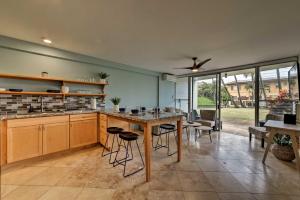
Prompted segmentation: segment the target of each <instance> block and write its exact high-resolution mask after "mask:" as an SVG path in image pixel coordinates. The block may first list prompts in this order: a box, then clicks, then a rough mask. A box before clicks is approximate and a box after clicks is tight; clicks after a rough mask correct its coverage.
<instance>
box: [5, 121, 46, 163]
mask: <svg viewBox="0 0 300 200" xmlns="http://www.w3.org/2000/svg"><path fill="white" fill-rule="evenodd" d="M42 134H43V132H42V127H41V125H32V126H24V127H22V126H20V127H11V128H8V129H7V163H11V162H14V161H18V160H24V159H27V158H33V157H36V156H40V155H42V153H43V148H42V145H43V140H42V137H43V136H42Z"/></svg>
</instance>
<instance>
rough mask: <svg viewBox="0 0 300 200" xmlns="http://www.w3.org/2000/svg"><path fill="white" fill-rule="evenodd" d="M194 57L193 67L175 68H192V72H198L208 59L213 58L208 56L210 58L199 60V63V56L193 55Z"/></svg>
mask: <svg viewBox="0 0 300 200" xmlns="http://www.w3.org/2000/svg"><path fill="white" fill-rule="evenodd" d="M192 59H193V61H194V65H193V66H192V67H180V68H174V69H189V70H191V71H192V72H197V71H199V68H200V67H201V66H202V65H204V64H205V63H207V62H208V61H210V60H211V58H208V59H206V60H204V61H202V62H199V63H198V64H197V63H196V62H197V59H198V58H197V57H193V58H192Z"/></svg>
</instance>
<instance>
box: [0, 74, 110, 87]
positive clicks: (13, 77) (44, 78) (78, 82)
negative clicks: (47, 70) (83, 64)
mask: <svg viewBox="0 0 300 200" xmlns="http://www.w3.org/2000/svg"><path fill="white" fill-rule="evenodd" d="M0 78H10V79H21V80H34V81H51V82H61V83H62V84H64V83H71V84H81V85H100V86H104V85H108V83H100V82H85V81H78V80H67V79H60V78H48V77H37V76H23V75H13V74H0Z"/></svg>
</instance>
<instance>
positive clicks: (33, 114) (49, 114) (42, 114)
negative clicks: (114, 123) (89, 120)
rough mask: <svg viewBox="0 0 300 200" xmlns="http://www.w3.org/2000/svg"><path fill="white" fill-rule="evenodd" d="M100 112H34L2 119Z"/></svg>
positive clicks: (96, 111) (9, 115)
mask: <svg viewBox="0 0 300 200" xmlns="http://www.w3.org/2000/svg"><path fill="white" fill-rule="evenodd" d="M99 111H100V110H72V111H58V112H53V111H51V112H43V113H41V112H33V113H27V114H8V115H7V117H2V118H1V119H2V120H3V119H25V118H35V117H52V116H61V115H76V114H88V113H98V112H99Z"/></svg>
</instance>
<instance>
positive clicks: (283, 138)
mask: <svg viewBox="0 0 300 200" xmlns="http://www.w3.org/2000/svg"><path fill="white" fill-rule="evenodd" d="M273 140H274V142H275V143H276V144H278V145H280V146H290V147H291V146H292V140H291V137H290V136H289V135H282V134H276V135H275V137H274V139H273Z"/></svg>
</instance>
